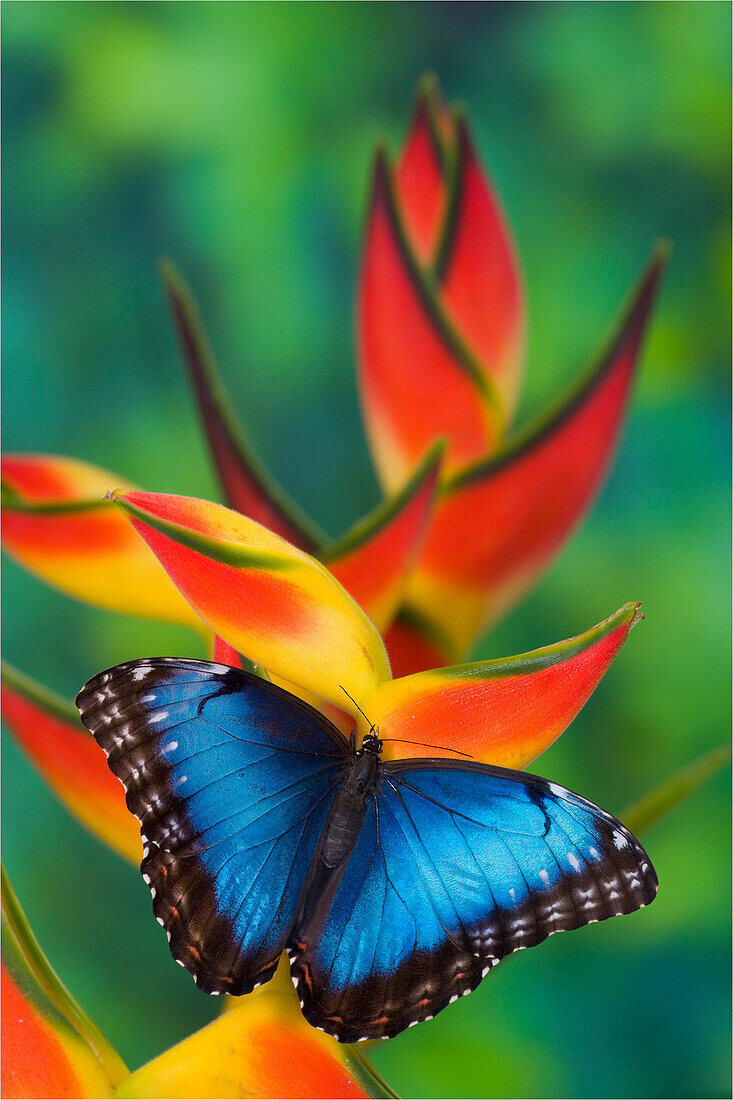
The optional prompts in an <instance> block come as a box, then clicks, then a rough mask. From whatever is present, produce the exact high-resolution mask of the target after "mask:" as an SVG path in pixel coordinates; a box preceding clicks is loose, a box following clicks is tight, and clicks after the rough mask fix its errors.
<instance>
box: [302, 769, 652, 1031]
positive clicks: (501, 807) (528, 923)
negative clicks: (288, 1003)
mask: <svg viewBox="0 0 733 1100" xmlns="http://www.w3.org/2000/svg"><path fill="white" fill-rule="evenodd" d="M656 885H657V879H656V874H655V872H654V869H653V867H652V866H651V862H650V860H649V858H648V857H647V855H646V853H645V852H644V850H643V849H642V848H641V846H640V845H639V844H638V842H637V841H636V840H635V838H634V837H633V836H632V835H631V833H629V832H628V830H627V829H625V828H624V826H623V825H621V824H620V823H619V822H618V821H616V820H615V819H614V818H612V817H611V816H610V815H609V814H606V813H605V811H603V810H601V809H600V808H599V807H597V806H594V805H593V804H592V803H590V802H587V801H586V800H585V799H583V798H580V797H579V796H578V795H575V794H573V793H572V792H570V791H568V790H565V789H564V788H562V787H558V786H557V785H556V784H549V783H547V782H546V781H545V780H542V779H539V778H538V777H535V776H531V775H526V774H524V773H521V772H511V771H506V770H504V769H500V768H491V767H488V766H484V765H471V764H468V765H465V764H462V763H458V762H455V761H448V760H441V761H435V760H432V761H430V760H427V761H415V760H412V761H400V762H399V763H389V764H385V765H384V766H383V767H382V769H381V780H380V784H379V785H378V787H377V788H376V789H375V791H374V793H373V795H372V798H371V801H370V804H369V806H368V809H367V813H366V816H365V819H364V823H363V825H362V829H361V832H360V834H359V837H358V840H357V842H356V845H355V847H354V850H353V852H352V855H351V858H350V859H349V861H348V864H347V865H346V869H345V871H344V875H343V878H342V880H341V883H340V885H339V887H338V889H337V891H336V893H335V896H334V898H333V901H332V903H331V904H330V907H329V908H328V910H327V912H321V913H319V914H318V919H317V921H316V920H313V919H312V920H311V921H310V922H309V923H308V925H306V926H305V927H298V926H296V928H295V930H294V934H293V939H292V942H291V945H290V946H289V951H290V954H291V969H292V973H293V978H294V981H295V983H296V987H297V989H298V993H299V996H300V999H301V1003H302V1008H303V1012H304V1014H305V1016H306V1018H307V1019H308V1020H309V1021H310V1023H312V1024H314V1025H315V1026H317V1027H322V1028H324V1029H325V1030H326V1031H328V1032H330V1033H331V1034H334V1035H336V1036H337V1038H339V1039H340V1040H342V1041H344V1042H354V1041H356V1040H358V1039H361V1038H370V1039H371V1038H379V1037H388V1036H391V1035H395V1034H397V1033H398V1032H399V1031H402V1030H403V1029H404V1028H405V1027H409V1026H411V1025H412V1024H413V1023H416V1022H418V1021H420V1020H425V1019H430V1018H431V1017H432V1016H434V1015H435V1014H436V1013H437V1012H439V1011H440V1010H441V1009H442V1008H444V1007H445V1005H447V1004H449V1003H450V1002H451V1001H453V1000H455V999H457V998H458V997H459V996H462V995H464V994H466V993H469V992H470V991H471V990H472V989H475V987H476V986H477V985H478V983H479V982H480V981H481V978H482V977H483V976H484V975H485V974H487V973H488V971H489V970H490V969H491V967H492V966H493V965H494V964H495V963H496V962H498V960H499V959H500V958H502V957H503V956H505V955H507V954H509V953H511V952H512V951H517V950H520V949H522V948H524V947H531V946H533V945H534V944H537V943H540V942H541V941H542V940H543V939H545V938H546V937H547V936H549V935H551V934H552V933H553V932H557V931H560V930H563V929H571V928H578V927H580V926H581V925H584V924H588V923H590V922H592V921H596V920H604V919H605V918H606V917H610V916H614V915H616V914H621V913H630V912H632V911H633V910H635V909H638V908H640V907H642V906H643V905H646V904H647V903H648V902H649V901H651V900H652V898H653V897H654V895H655V893H656Z"/></svg>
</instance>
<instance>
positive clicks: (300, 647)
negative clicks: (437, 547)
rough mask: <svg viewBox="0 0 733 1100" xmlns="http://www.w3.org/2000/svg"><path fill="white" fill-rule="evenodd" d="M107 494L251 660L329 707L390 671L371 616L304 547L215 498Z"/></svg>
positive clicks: (214, 624) (191, 598)
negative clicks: (330, 703) (308, 691)
mask: <svg viewBox="0 0 733 1100" xmlns="http://www.w3.org/2000/svg"><path fill="white" fill-rule="evenodd" d="M114 499H115V500H116V501H117V503H118V504H119V505H120V507H121V509H122V510H123V512H124V513H125V514H126V515H127V516H128V518H129V519H130V522H131V523H132V525H133V527H134V528H135V530H136V531H137V532H138V534H140V535H141V536H142V538H143V539H144V540H145V542H147V544H148V546H149V547H150V548H151V550H152V551H153V553H154V554H155V555H156V557H157V558H158V559H159V561H160V563H161V564H162V566H163V568H164V569H165V570H166V572H167V573H168V574H169V576H170V577H171V579H172V580H173V581H174V583H175V584H176V585H177V586H178V587H179V588H180V590H181V592H182V593H183V595H184V596H185V597H186V599H187V600H188V602H189V603H190V604H191V605H192V607H194V609H195V610H196V611H197V612H198V613H199V615H201V618H202V619H204V621H205V622H206V623H208V625H209V626H210V627H211V628H212V629H213V630H214V631H215V632H216V634H218V635H219V636H220V637H221V638H222V639H223V640H224V641H225V642H227V643H228V644H229V645H231V646H233V647H234V648H235V649H236V650H238V651H239V652H240V653H244V654H245V655H246V656H247V657H249V658H250V659H251V660H253V661H256V662H257V664H261V665H263V666H264V667H265V668H267V669H268V670H271V671H272V672H274V673H275V674H277V675H279V676H282V677H284V678H285V679H287V680H290V681H292V682H293V683H296V684H300V685H302V686H303V687H305V688H307V689H308V690H310V691H313V692H315V693H316V694H318V695H321V696H323V698H325V699H328V700H329V701H330V702H332V703H336V705H337V706H338V705H339V704H341V703H343V702H344V699H345V692H348V693H349V694H350V695H352V696H354V698H356V699H358V698H360V697H363V696H364V695H365V694H366V693H368V692H369V691H371V690H372V689H373V688H374V687H375V686H376V685H377V684H378V683H379V682H380V681H381V680H383V679H385V678H387V677H388V676H389V661H388V658H387V654H386V652H385V649H384V645H383V643H382V639H381V637H380V636H379V634H378V632H377V631H376V629H375V627H374V625H373V623H372V622H371V621H370V620H369V619H368V618H367V616H366V615H365V614H364V612H363V611H362V609H361V608H360V607H359V606H358V604H356V603H355V602H354V600H353V599H351V597H350V596H349V595H348V593H347V592H346V590H345V589H344V588H343V587H342V586H341V585H340V584H339V583H338V581H337V580H336V579H335V577H333V576H332V574H331V573H329V571H328V570H327V569H326V568H325V567H324V566H322V565H320V563H318V562H317V561H316V560H315V559H314V558H312V557H311V556H310V555H309V554H306V553H305V552H304V551H303V550H298V549H297V547H295V546H293V545H292V544H291V543H288V542H286V541H285V539H283V538H281V537H280V536H279V535H276V534H274V533H273V532H272V531H270V530H269V529H268V528H266V527H262V526H261V525H260V524H258V523H255V522H254V520H251V519H248V518H247V517H245V516H243V515H241V514H240V513H239V512H233V511H231V509H229V508H224V507H222V505H220V504H212V503H210V502H208V501H202V500H195V499H193V498H191V497H179V496H166V495H163V494H160V493H117V494H115V496H114Z"/></svg>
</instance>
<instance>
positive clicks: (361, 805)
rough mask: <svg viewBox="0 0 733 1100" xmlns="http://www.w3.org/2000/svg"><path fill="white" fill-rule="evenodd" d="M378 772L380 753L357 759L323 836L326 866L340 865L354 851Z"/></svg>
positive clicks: (322, 848)
mask: <svg viewBox="0 0 733 1100" xmlns="http://www.w3.org/2000/svg"><path fill="white" fill-rule="evenodd" d="M378 774H379V761H378V760H377V759H376V757H374V756H371V755H365V756H360V757H357V759H356V760H355V761H354V763H353V765H352V767H351V771H350V772H349V774H348V776H347V778H346V781H345V782H344V785H343V787H342V788H341V790H340V791H339V793H338V795H337V796H336V800H335V802H334V804H333V807H332V808H331V812H330V814H329V815H328V820H327V822H326V825H325V827H324V830H323V835H322V837H321V844H320V852H319V858H320V861H321V862H322V863H324V864H325V866H326V867H329V868H333V869H335V868H336V867H340V866H341V864H342V863H345V862H346V860H347V859H348V858H349V856H350V855H351V853H352V851H353V849H354V845H355V844H356V840H357V837H358V836H359V832H360V831H361V826H362V822H363V821H364V814H365V813H366V808H367V803H368V800H369V798H370V797H371V792H372V790H373V788H374V786H375V784H376V782H377V777H378Z"/></svg>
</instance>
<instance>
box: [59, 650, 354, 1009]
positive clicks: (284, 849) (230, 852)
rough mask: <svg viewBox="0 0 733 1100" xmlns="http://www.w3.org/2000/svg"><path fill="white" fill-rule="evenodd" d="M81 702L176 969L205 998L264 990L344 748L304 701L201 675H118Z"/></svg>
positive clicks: (93, 684) (185, 664)
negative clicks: (137, 841) (133, 834)
mask: <svg viewBox="0 0 733 1100" xmlns="http://www.w3.org/2000/svg"><path fill="white" fill-rule="evenodd" d="M77 702H78V705H79V708H80V711H81V716H82V721H83V722H84V724H85V725H86V726H87V727H88V728H89V729H90V730H91V732H92V733H93V734H94V737H95V738H96V740H97V741H98V743H99V744H100V745H101V746H102V748H103V749H104V750H105V752H106V753H107V756H108V762H109V766H110V768H111V769H112V771H113V772H114V774H115V775H116V776H117V777H118V778H119V779H120V780H121V782H122V783H123V784H124V786H125V790H126V792H127V804H128V807H129V808H130V810H131V811H132V812H133V813H134V814H135V815H136V816H137V818H138V819H139V821H140V825H141V833H142V838H143V844H144V859H143V863H142V866H141V871H142V873H143V876H144V878H145V880H146V882H148V885H149V886H150V890H151V893H152V895H153V909H154V912H155V915H156V917H157V918H158V921H159V922H160V923H161V924H162V925H163V926H164V927H165V929H166V932H167V934H168V939H169V942H170V948H171V952H172V954H173V956H174V958H176V959H177V961H179V962H180V963H181V964H182V965H183V966H185V967H186V968H187V969H188V970H190V971H191V973H192V974H193V976H194V979H195V980H196V981H197V983H198V985H199V987H200V988H201V989H203V990H204V991H205V992H209V993H232V994H241V993H246V992H249V990H251V989H252V988H253V987H254V986H256V985H258V984H261V983H262V982H263V981H267V980H268V979H269V978H270V977H271V976H272V974H273V973H274V970H275V967H276V965H277V961H278V958H279V956H280V954H281V952H282V949H283V946H284V944H285V941H286V939H287V937H288V934H289V932H290V928H291V926H292V923H293V919H294V916H295V912H296V909H297V905H298V901H299V899H300V896H301V893H302V891H303V886H304V883H305V880H306V876H307V874H308V870H309V867H310V865H311V862H312V859H313V855H314V852H315V850H316V846H317V843H318V840H319V837H320V835H321V832H322V829H323V825H324V822H325V820H326V817H327V815H328V812H329V809H330V807H331V804H332V802H333V798H334V795H335V792H336V790H337V787H338V784H339V782H340V779H341V776H342V774H343V771H344V765H345V763H346V762H347V760H348V755H349V747H348V744H347V742H346V741H345V740H344V738H343V737H342V736H341V734H340V733H339V732H338V730H336V729H335V727H333V726H332V725H331V724H330V723H329V722H328V721H327V720H326V719H325V718H324V717H323V716H322V715H320V714H319V713H318V712H317V711H315V710H313V708H311V707H309V706H307V705H306V704H305V703H302V702H301V701H300V700H299V699H297V698H296V697H295V696H293V695H290V694H289V693H287V692H285V691H282V690H281V689H279V688H277V687H275V686H274V685H272V684H270V683H268V682H267V681H264V680H262V679H260V678H258V677H256V676H253V675H251V674H249V673H245V672H242V671H240V670H238V669H233V668H228V667H227V666H224V665H217V664H212V663H209V662H203V661H193V660H185V659H180V660H179V659H172V658H151V659H149V660H144V661H134V662H130V663H128V664H124V665H118V666H117V667H116V668H113V669H110V670H109V671H107V672H103V673H100V674H99V676H96V677H95V678H94V679H93V680H91V681H90V682H89V683H88V684H87V685H86V687H85V688H84V689H83V691H82V692H81V693H80V695H79V698H78V700H77Z"/></svg>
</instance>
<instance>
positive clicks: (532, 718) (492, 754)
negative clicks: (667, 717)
mask: <svg viewBox="0 0 733 1100" xmlns="http://www.w3.org/2000/svg"><path fill="white" fill-rule="evenodd" d="M640 618H643V616H640V614H639V604H637V603H630V604H626V606H625V607H622V608H621V609H620V610H619V611H617V612H616V614H615V615H611V617H610V618H608V619H606V620H605V621H604V622H602V623H599V624H598V626H594V627H593V628H592V629H591V630H587V631H586V632H585V633H584V634H580V635H578V637H576V638H570V639H568V640H567V641H564V642H557V643H556V644H555V645H550V646H545V647H544V648H543V649H536V650H534V651H533V652H532V653H523V654H521V655H520V656H517V657H502V658H500V659H499V660H495V661H477V662H475V663H474V664H468V665H457V666H454V667H453V668H436V669H433V670H432V671H430V672H418V673H415V674H414V675H412V676H403V677H400V678H398V679H396V680H390V681H388V682H386V683H384V684H381V685H380V686H379V687H378V688H377V689H376V691H375V692H374V694H373V695H372V696H370V697H368V698H367V699H366V701H365V704H364V709H365V711H366V713H367V714H368V715H369V720H370V721H371V722H373V723H374V724H375V726H378V728H379V732H380V736H381V737H382V738H383V741H384V752H383V756H384V758H385V759H399V758H402V757H409V756H416V755H420V756H425V755H430V756H449V757H452V756H454V754H455V752H460V753H466V754H468V755H470V756H471V757H472V758H473V759H474V760H478V761H481V762H483V763H484V764H495V765H498V766H499V767H503V768H516V769H519V768H525V767H527V765H528V764H530V763H531V762H532V761H533V760H534V759H535V758H536V757H537V756H539V755H540V753H542V752H544V751H545V749H546V748H548V747H549V745H551V744H552V742H553V741H555V740H556V738H558V737H559V736H560V734H561V733H562V732H563V730H565V729H566V728H567V727H568V726H569V725H570V723H571V722H572V720H573V718H574V717H575V715H576V714H577V713H578V711H579V710H580V709H581V707H582V706H583V705H584V704H585V703H586V701H587V699H588V697H589V696H590V695H591V694H592V692H593V691H594V690H595V688H596V687H597V685H598V683H599V682H600V680H601V678H602V677H603V675H604V674H605V672H606V670H607V669H608V667H609V665H610V664H611V662H612V661H613V660H614V658H615V657H616V655H617V654H618V652H619V650H620V648H621V646H622V645H623V644H624V642H625V641H626V639H627V637H628V636H629V631H630V630H631V629H632V627H633V626H635V624H636V623H637V622H638V621H639V619H640ZM392 738H396V739H397V740H392ZM436 740H437V742H438V745H437V747H436V746H435V745H434V744H428V746H427V748H422V749H420V748H416V745H415V743H417V745H418V746H419V745H420V743H423V744H424V743H425V742H429V743H430V742H435V741H436Z"/></svg>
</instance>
